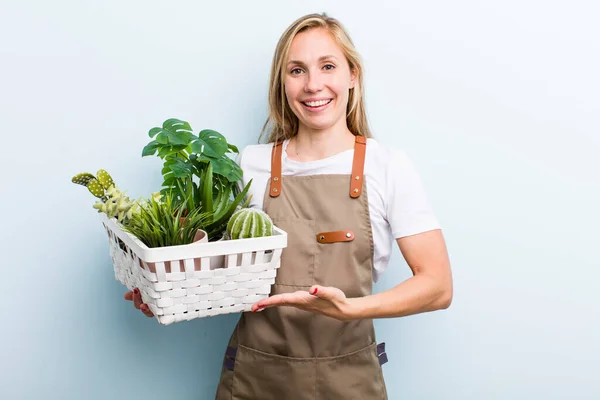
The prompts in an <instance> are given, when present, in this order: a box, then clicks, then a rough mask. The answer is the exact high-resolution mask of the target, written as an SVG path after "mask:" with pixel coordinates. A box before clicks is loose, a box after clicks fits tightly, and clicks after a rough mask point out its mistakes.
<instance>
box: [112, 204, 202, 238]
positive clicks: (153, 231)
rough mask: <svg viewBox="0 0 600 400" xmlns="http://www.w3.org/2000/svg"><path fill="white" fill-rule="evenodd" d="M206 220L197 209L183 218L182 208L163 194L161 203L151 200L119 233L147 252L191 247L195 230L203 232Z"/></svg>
mask: <svg viewBox="0 0 600 400" xmlns="http://www.w3.org/2000/svg"><path fill="white" fill-rule="evenodd" d="M208 217H209V216H208V215H206V214H203V213H201V212H200V209H194V210H192V211H190V212H189V213H188V215H187V217H186V218H183V207H182V204H181V203H179V204H177V203H175V202H174V200H173V196H172V195H171V194H170V193H167V194H165V195H164V196H162V199H161V198H160V196H153V197H152V198H151V199H150V200H149V201H148V202H145V203H143V204H142V205H141V206H140V210H139V212H138V213H136V214H134V215H133V217H132V218H131V219H130V220H128V221H127V222H126V223H125V224H124V225H123V229H124V230H125V231H127V232H129V233H131V234H132V235H134V236H136V237H137V238H138V239H139V240H141V241H142V242H143V243H144V244H145V245H146V246H148V247H151V248H152V247H166V246H178V245H183V244H190V243H192V242H193V241H194V236H195V234H196V232H197V231H198V229H205V227H206V224H207V222H208V219H209V218H208Z"/></svg>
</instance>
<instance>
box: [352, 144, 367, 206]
mask: <svg viewBox="0 0 600 400" xmlns="http://www.w3.org/2000/svg"><path fill="white" fill-rule="evenodd" d="M366 152H367V138H366V137H364V136H356V141H355V142H354V160H353V161H352V176H351V177H350V197H352V198H353V199H356V198H357V197H359V196H360V194H361V193H362V187H363V184H362V183H363V179H364V176H363V172H364V169H365V153H366Z"/></svg>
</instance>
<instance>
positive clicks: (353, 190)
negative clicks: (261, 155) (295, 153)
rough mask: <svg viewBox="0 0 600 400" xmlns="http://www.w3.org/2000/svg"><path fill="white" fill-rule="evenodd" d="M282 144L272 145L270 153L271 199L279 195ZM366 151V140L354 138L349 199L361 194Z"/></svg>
mask: <svg viewBox="0 0 600 400" xmlns="http://www.w3.org/2000/svg"><path fill="white" fill-rule="evenodd" d="M282 149H283V142H277V143H274V144H273V150H272V151H271V190H269V195H270V196H271V197H278V196H279V195H280V194H281V156H282ZM366 151H367V138H366V137H364V136H356V140H355V142H354V159H353V160H352V175H351V176H350V197H352V198H353V199H356V198H357V197H360V195H361V193H362V187H363V185H362V181H363V178H364V169H365V154H366Z"/></svg>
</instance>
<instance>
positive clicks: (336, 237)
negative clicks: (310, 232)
mask: <svg viewBox="0 0 600 400" xmlns="http://www.w3.org/2000/svg"><path fill="white" fill-rule="evenodd" d="M353 240H354V232H352V231H348V230H346V231H335V232H321V233H318V234H317V242H319V243H323V244H326V243H338V242H351V241H353Z"/></svg>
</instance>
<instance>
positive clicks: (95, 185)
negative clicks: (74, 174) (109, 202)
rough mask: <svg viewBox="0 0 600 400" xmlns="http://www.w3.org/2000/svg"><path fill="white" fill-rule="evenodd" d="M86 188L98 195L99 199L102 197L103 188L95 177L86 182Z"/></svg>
mask: <svg viewBox="0 0 600 400" xmlns="http://www.w3.org/2000/svg"><path fill="white" fill-rule="evenodd" d="M87 188H88V190H89V191H90V193H91V194H93V195H94V196H96V197H98V198H99V199H101V198H103V197H104V188H103V187H102V185H101V184H100V182H98V180H97V179H96V178H94V179H92V180H90V181H89V182H88V184H87Z"/></svg>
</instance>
